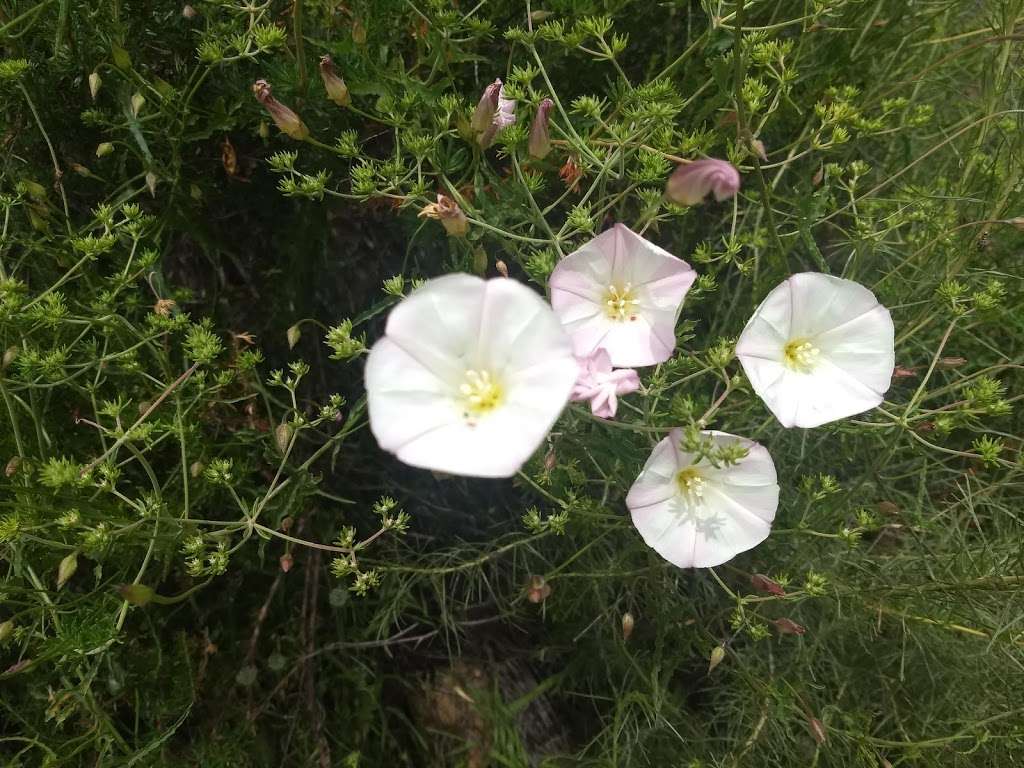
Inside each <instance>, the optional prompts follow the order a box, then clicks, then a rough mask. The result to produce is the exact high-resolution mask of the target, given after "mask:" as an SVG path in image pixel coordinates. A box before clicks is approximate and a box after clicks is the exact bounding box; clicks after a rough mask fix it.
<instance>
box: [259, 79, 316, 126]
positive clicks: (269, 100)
mask: <svg viewBox="0 0 1024 768" xmlns="http://www.w3.org/2000/svg"><path fill="white" fill-rule="evenodd" d="M252 92H253V95H254V96H255V97H256V100H257V101H258V102H259V103H260V104H262V105H263V106H264V107H265V108H266V110H267V112H269V113H270V117H271V119H272V120H273V121H274V124H275V125H276V126H277V127H278V128H279V129H281V132H282V133H286V134H288V135H289V136H291V137H292V138H293V139H295V140H296V141H305V140H306V139H308V138H309V129H308V128H306V124H305V123H303V122H302V120H300V119H299V116H298V115H296V114H295V113H294V112H292V110H290V109H289V108H288V107H286V106H285V105H284V104H282V103H281V102H279V101H278V100H277V99H275V98H274V96H273V95H272V93H271V89H270V83H268V82H267V81H266V80H257V81H256V82H255V83H253V85H252Z"/></svg>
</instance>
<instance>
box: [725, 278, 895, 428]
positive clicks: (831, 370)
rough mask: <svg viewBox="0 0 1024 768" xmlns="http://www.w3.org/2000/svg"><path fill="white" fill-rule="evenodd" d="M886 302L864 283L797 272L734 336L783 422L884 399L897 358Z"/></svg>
mask: <svg viewBox="0 0 1024 768" xmlns="http://www.w3.org/2000/svg"><path fill="white" fill-rule="evenodd" d="M893 335H894V329H893V324H892V317H891V316H890V315H889V310H887V309H886V308H885V307H883V306H882V305H881V304H879V303H878V300H877V299H876V298H875V295H874V294H873V293H872V292H871V291H869V290H868V289H867V288H865V287H864V286H863V285H860V284H858V283H855V282H853V281H852V280H844V279H842V278H839V277H833V276H831V275H823V274H820V273H817V272H802V273H800V274H796V275H793V276H792V277H790V278H789V279H788V280H786V281H785V282H783V283H781V284H780V285H778V286H777V287H776V288H775V289H773V290H772V292H771V293H769V294H768V296H767V297H766V298H765V300H764V301H763V302H761V305H760V306H759V307H758V308H757V310H756V311H755V312H754V316H753V317H751V318H750V320H749V322H748V323H747V326H746V328H744V329H743V333H742V334H741V335H740V338H739V341H738V342H737V343H736V356H737V357H739V359H740V363H741V364H742V365H743V370H744V371H746V374H747V378H749V379H750V383H751V386H753V388H754V391H755V392H756V393H757V395H758V396H759V397H760V398H761V399H762V400H764V402H765V405H767V406H768V408H769V409H770V410H771V412H772V413H774V414H775V417H776V418H777V419H778V420H779V421H780V422H781V423H782V426H784V427H817V426H820V425H822V424H827V423H828V422H830V421H836V420H837V419H843V418H846V417H847V416H853V415H854V414H857V413H862V412H863V411H867V410H870V409H871V408H874V407H875V406H877V405H878V404H880V403H881V402H882V399H883V396H884V394H885V392H886V390H888V389H889V384H890V382H891V380H892V373H893V368H894V367H895V363H896V358H895V354H894V350H893Z"/></svg>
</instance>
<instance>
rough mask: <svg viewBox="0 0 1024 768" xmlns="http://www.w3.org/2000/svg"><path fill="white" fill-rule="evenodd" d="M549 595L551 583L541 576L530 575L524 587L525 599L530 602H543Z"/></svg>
mask: <svg viewBox="0 0 1024 768" xmlns="http://www.w3.org/2000/svg"><path fill="white" fill-rule="evenodd" d="M550 595H551V585H550V584H548V583H547V581H546V580H545V579H544V577H543V576H531V577H530V583H529V584H528V585H527V588H526V599H527V600H529V601H530V602H531V603H534V604H537V603H543V602H544V601H545V600H547V599H548V597H549V596H550Z"/></svg>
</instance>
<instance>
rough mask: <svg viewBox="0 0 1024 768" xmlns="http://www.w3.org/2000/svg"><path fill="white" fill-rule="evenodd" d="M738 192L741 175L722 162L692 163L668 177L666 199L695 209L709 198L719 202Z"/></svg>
mask: <svg viewBox="0 0 1024 768" xmlns="http://www.w3.org/2000/svg"><path fill="white" fill-rule="evenodd" d="M739 190H740V172H739V171H737V170H736V168H735V167H734V166H733V165H732V164H731V163H727V162H726V161H725V160H715V159H714V158H708V159H706V160H695V161H693V162H692V163H687V164H686V165H680V166H679V167H678V168H676V170H675V171H674V172H673V173H672V175H671V176H669V179H668V184H666V185H665V196H666V197H667V198H668V199H669V200H671V201H672V202H673V203H677V204H679V205H697V204H698V203H700V202H702V201H703V200H704V198H705V197H707V196H708V195H709V194H714V196H715V200H717V201H718V202H722V201H723V200H725V199H727V198H730V197H732V196H733V195H735V194H736V193H737V192H739Z"/></svg>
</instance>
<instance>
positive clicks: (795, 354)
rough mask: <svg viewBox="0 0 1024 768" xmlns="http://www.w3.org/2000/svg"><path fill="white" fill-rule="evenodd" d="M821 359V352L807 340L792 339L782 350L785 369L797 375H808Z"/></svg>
mask: <svg viewBox="0 0 1024 768" xmlns="http://www.w3.org/2000/svg"><path fill="white" fill-rule="evenodd" d="M820 358H821V350H820V349H818V348H817V347H816V346H814V345H813V344H811V342H809V341H807V339H793V341H791V342H789V343H788V344H786V346H785V348H784V349H783V360H784V362H785V364H786V367H787V368H789V369H790V370H791V371H797V372H798V373H810V372H811V371H813V370H814V368H815V366H817V365H818V362H819V360H820Z"/></svg>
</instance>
